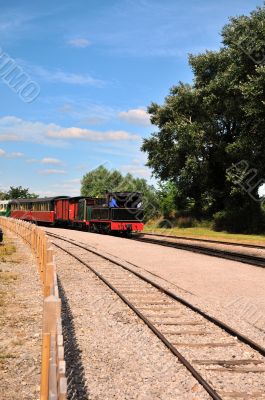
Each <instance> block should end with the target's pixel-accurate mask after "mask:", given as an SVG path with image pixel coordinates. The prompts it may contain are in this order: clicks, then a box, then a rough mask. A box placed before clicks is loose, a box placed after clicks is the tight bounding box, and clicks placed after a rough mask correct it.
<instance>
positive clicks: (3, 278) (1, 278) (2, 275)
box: [0, 270, 18, 285]
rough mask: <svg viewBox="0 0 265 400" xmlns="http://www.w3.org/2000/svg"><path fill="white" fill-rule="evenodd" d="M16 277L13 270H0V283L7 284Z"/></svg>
mask: <svg viewBox="0 0 265 400" xmlns="http://www.w3.org/2000/svg"><path fill="white" fill-rule="evenodd" d="M17 279H18V275H17V274H15V273H14V272H9V271H2V270H0V283H2V284H4V285H8V284H9V283H12V282H14V281H16V280H17Z"/></svg>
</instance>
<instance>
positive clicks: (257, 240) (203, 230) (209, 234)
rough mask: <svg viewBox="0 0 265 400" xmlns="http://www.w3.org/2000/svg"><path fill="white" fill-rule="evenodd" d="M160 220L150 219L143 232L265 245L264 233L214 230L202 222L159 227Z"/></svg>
mask: <svg viewBox="0 0 265 400" xmlns="http://www.w3.org/2000/svg"><path fill="white" fill-rule="evenodd" d="M159 223H160V221H159V220H157V221H150V222H148V223H147V224H146V225H145V228H144V232H145V233H160V234H163V235H172V236H182V237H194V238H202V239H213V240H223V241H226V242H238V243H250V244H260V245H265V235H244V234H234V233H227V232H216V231H213V230H212V229H211V227H210V223H209V222H206V223H202V224H200V226H195V227H187V228H180V227H173V228H159Z"/></svg>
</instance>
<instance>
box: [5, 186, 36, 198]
mask: <svg viewBox="0 0 265 400" xmlns="http://www.w3.org/2000/svg"><path fill="white" fill-rule="evenodd" d="M0 196H1V197H2V199H5V200H11V199H33V198H37V197H39V196H38V195H37V194H35V193H30V192H29V188H23V187H22V186H17V187H15V186H10V189H9V190H8V191H7V192H1V193H0Z"/></svg>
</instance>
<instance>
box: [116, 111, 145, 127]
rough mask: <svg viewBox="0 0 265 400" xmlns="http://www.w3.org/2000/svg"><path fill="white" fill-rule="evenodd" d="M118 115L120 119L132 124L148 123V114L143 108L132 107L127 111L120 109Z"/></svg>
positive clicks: (142, 124)
mask: <svg viewBox="0 0 265 400" xmlns="http://www.w3.org/2000/svg"><path fill="white" fill-rule="evenodd" d="M118 115H119V117H120V119H122V120H123V121H125V122H128V123H129V124H132V125H140V126H148V125H150V118H149V115H148V114H147V112H146V110H144V109H143V108H134V109H131V110H128V111H122V112H120V113H119V114H118Z"/></svg>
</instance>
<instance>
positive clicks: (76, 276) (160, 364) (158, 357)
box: [56, 245, 210, 400]
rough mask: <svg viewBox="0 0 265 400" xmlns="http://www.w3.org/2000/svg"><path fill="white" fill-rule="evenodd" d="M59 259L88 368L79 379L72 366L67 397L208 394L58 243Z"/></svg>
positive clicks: (142, 398) (193, 397) (192, 398)
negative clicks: (59, 247)
mask: <svg viewBox="0 0 265 400" xmlns="http://www.w3.org/2000/svg"><path fill="white" fill-rule="evenodd" d="M70 247H71V246H70V245H69V249H70ZM79 256H80V257H82V255H81V254H79ZM56 260H57V272H58V276H59V280H60V286H61V290H63V291H64V296H65V298H66V299H67V303H68V306H69V308H70V310H71V314H72V317H73V322H72V326H71V329H72V332H73V331H74V335H75V338H76V341H77V345H78V347H79V349H78V351H79V352H80V354H81V362H82V367H83V368H84V370H83V377H81V380H82V379H83V378H84V380H82V384H81V385H80V377H79V379H75V377H74V376H73V375H74V374H75V371H68V374H70V376H69V377H68V380H69V382H70V388H69V391H70V394H69V396H71V397H69V398H71V399H80V400H81V399H85V398H89V399H91V400H99V399H103V398H104V399H109V400H112V399H119V400H124V399H139V400H150V399H152V400H158V399H161V400H173V399H174V400H175V399H179V400H183V399H187V400H199V399H209V398H210V397H209V396H208V394H207V393H206V392H205V391H204V389H203V388H202V387H201V386H200V385H199V384H198V383H197V381H196V380H195V379H194V378H193V377H192V376H191V375H190V373H189V372H188V371H187V370H186V368H185V367H183V366H182V365H181V364H180V363H179V362H178V360H177V359H176V357H174V356H173V355H172V354H171V353H170V352H169V350H168V349H167V348H166V347H165V346H164V345H163V344H162V343H161V342H160V340H159V339H158V338H157V337H156V336H155V335H154V334H153V333H152V332H151V331H150V329H149V328H148V327H147V326H146V325H145V324H144V323H143V322H142V321H141V320H140V319H139V318H138V317H137V316H136V315H135V314H134V313H133V312H132V311H131V310H130V309H129V308H128V307H127V306H126V305H125V304H124V303H123V302H122V301H121V300H120V299H119V298H118V296H117V295H115V294H114V293H113V292H112V291H111V290H110V289H108V288H107V286H106V285H104V284H103V283H102V282H101V281H99V279H98V278H96V277H95V275H94V274H93V273H92V272H90V271H88V269H87V268H86V267H85V266H83V265H82V264H80V263H79V262H78V261H76V260H74V259H73V258H72V257H70V256H69V255H67V254H66V253H64V252H62V251H61V250H58V249H57V250H56ZM68 311H69V310H68ZM64 319H65V318H64V316H63V320H64ZM66 319H67V318H66ZM73 326H74V329H73ZM64 330H65V328H64ZM66 347H67V340H66ZM66 362H67V358H66ZM82 367H81V368H80V369H81V370H82ZM78 381H79V382H78ZM78 391H81V392H82V397H80V396H78Z"/></svg>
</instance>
